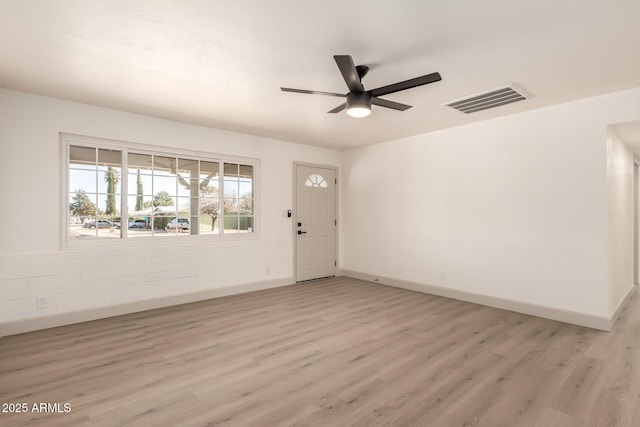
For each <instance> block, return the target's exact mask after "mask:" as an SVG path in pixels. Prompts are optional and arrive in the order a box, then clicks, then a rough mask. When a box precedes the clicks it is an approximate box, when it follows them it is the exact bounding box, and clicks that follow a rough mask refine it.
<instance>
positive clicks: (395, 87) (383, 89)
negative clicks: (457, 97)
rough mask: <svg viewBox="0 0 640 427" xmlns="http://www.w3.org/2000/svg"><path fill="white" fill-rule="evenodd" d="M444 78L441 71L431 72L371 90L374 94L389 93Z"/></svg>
mask: <svg viewBox="0 0 640 427" xmlns="http://www.w3.org/2000/svg"><path fill="white" fill-rule="evenodd" d="M440 80H442V77H440V74H439V73H431V74H427V75H426V76H422V77H416V78H415V79H410V80H405V81H403V82H398V83H394V84H392V85H388V86H382V87H379V88H377V89H373V90H372V91H371V95H373V96H382V95H388V94H390V93H394V92H400V91H401V90H406V89H411V88H413V87H417V86H422V85H426V84H429V83H433V82H437V81H440Z"/></svg>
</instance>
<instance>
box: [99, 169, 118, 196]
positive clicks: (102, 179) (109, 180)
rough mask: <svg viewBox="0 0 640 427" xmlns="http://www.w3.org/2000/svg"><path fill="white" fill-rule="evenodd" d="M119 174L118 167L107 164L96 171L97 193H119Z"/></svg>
mask: <svg viewBox="0 0 640 427" xmlns="http://www.w3.org/2000/svg"><path fill="white" fill-rule="evenodd" d="M121 176H122V173H121V169H120V167H113V166H107V167H106V168H104V169H103V170H100V171H98V193H119V192H120V181H122V179H121Z"/></svg>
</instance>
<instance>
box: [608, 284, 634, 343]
mask: <svg viewBox="0 0 640 427" xmlns="http://www.w3.org/2000/svg"><path fill="white" fill-rule="evenodd" d="M637 288H638V286H637V285H635V284H633V285H631V287H630V288H629V290H628V291H627V294H626V295H625V296H624V297H623V298H622V299H621V300H620V303H619V304H618V307H617V308H616V309H615V311H614V312H613V315H612V316H611V319H610V322H611V325H610V326H609V329H608V330H609V331H610V330H611V329H613V325H614V324H615V323H616V321H617V320H618V318H619V317H620V314H622V310H624V308H625V307H626V305H627V304H628V303H629V300H630V299H631V297H632V296H633V295H634V293H635V292H636V289H637Z"/></svg>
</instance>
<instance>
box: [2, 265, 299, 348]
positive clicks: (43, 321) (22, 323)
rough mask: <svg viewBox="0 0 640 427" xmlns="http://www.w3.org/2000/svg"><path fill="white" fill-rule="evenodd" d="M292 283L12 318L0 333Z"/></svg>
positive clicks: (249, 285) (276, 282)
mask: <svg viewBox="0 0 640 427" xmlns="http://www.w3.org/2000/svg"><path fill="white" fill-rule="evenodd" d="M294 283H295V280H294V279H293V277H287V278H283V279H275V280H269V281H264V282H256V283H246V284H242V285H236V286H227V287H223V288H216V289H208V290H205V291H199V292H193V293H188V294H181V295H171V296H167V297H162V298H154V299H149V300H144V301H136V302H131V303H125V304H119V305H113V306H109V307H99V308H95V309H91V310H83V311H74V312H69V313H60V314H52V315H49V316H43V317H36V318H31V319H23V320H15V321H11V322H5V323H4V324H3V325H2V330H1V333H2V334H3V335H4V336H7V335H15V334H21V333H24V332H31V331H37V330H41V329H49V328H55V327H58V326H65V325H71V324H74V323H82V322H89V321H91V320H98V319H104V318H108V317H114V316H121V315H123V314H130V313H138V312H140V311H146V310H154V309H157V308H163V307H170V306H173V305H180V304H187V303H190V302H196V301H204V300H208V299H212V298H220V297H224V296H229V295H236V294H242V293H246V292H253V291H259V290H263V289H271V288H277V287H281V286H288V285H293V284H294ZM1 336H2V335H0V337H1Z"/></svg>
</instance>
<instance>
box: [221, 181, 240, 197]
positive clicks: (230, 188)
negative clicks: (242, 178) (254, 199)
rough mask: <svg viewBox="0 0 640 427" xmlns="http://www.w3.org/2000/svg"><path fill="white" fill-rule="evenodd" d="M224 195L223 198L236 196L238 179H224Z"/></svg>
mask: <svg viewBox="0 0 640 427" xmlns="http://www.w3.org/2000/svg"><path fill="white" fill-rule="evenodd" d="M224 197H225V198H232V197H238V179H237V178H235V179H234V178H225V179H224Z"/></svg>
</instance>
